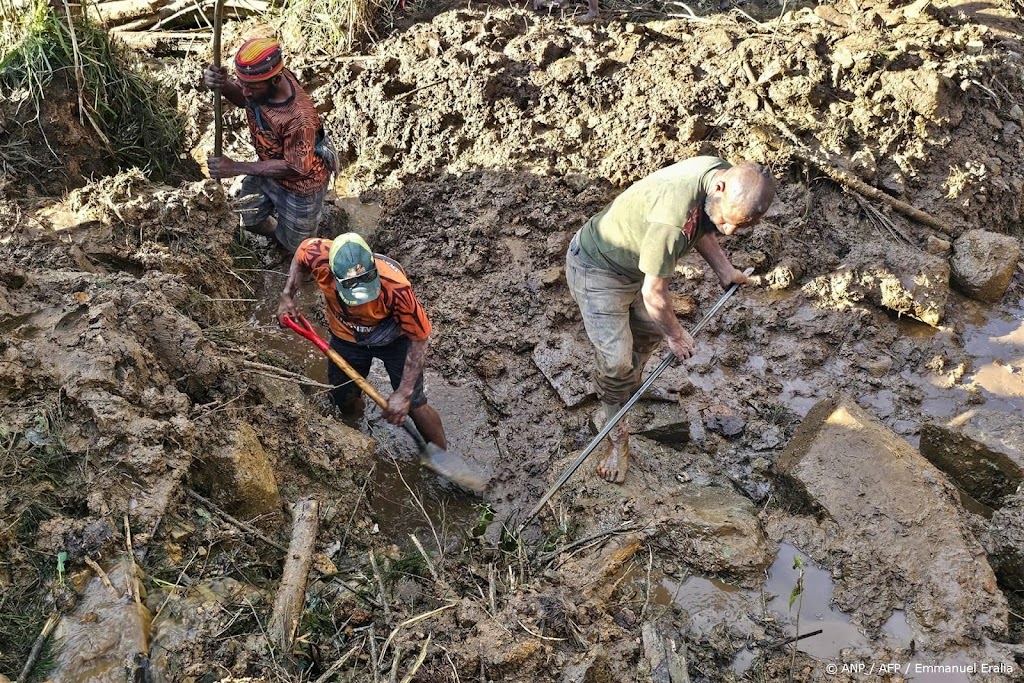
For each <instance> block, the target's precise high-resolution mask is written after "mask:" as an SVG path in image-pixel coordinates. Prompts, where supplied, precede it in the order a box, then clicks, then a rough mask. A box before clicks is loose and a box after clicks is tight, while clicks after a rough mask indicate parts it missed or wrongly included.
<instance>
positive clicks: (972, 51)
mask: <svg viewBox="0 0 1024 683" xmlns="http://www.w3.org/2000/svg"><path fill="white" fill-rule="evenodd" d="M964 49H965V50H966V51H967V54H969V55H977V54H981V51H982V50H984V49H985V43H984V42H982V41H980V40H968V41H967V43H966V44H965V45H964Z"/></svg>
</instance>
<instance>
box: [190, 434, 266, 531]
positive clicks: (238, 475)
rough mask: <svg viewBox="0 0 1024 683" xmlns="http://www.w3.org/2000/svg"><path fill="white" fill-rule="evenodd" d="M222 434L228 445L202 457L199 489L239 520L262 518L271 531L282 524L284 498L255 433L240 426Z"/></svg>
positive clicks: (197, 465)
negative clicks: (282, 502) (274, 526)
mask: <svg viewBox="0 0 1024 683" xmlns="http://www.w3.org/2000/svg"><path fill="white" fill-rule="evenodd" d="M222 433H223V434H225V437H224V438H225V439H226V441H222V442H221V443H220V444H217V445H213V446H212V447H210V448H209V449H208V450H207V451H206V452H204V453H202V454H201V456H200V457H199V458H197V462H196V463H195V464H194V466H193V469H194V473H195V479H196V483H197V485H198V486H200V487H201V488H203V489H205V490H207V491H209V492H210V497H211V500H212V501H213V502H214V503H216V504H218V505H220V506H221V507H223V508H224V509H225V510H226V511H227V512H229V513H230V514H232V515H234V516H235V517H238V518H240V519H243V520H249V519H254V518H259V519H260V523H261V524H264V525H267V526H268V527H269V526H273V525H276V524H278V523H280V522H281V520H282V514H281V494H280V493H279V492H278V490H277V481H276V480H275V479H274V468H273V465H272V464H271V462H270V458H269V457H268V456H267V453H266V451H264V450H263V444H261V443H260V440H259V437H257V435H256V432H255V430H253V428H252V427H250V426H249V425H248V424H247V423H245V422H239V423H238V424H236V425H234V428H233V429H232V428H230V427H229V428H228V429H227V430H226V431H225V432H222Z"/></svg>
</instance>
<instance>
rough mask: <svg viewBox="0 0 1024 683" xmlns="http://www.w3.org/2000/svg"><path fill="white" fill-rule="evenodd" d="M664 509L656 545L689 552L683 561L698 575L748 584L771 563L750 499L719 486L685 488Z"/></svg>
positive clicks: (681, 487)
mask: <svg viewBox="0 0 1024 683" xmlns="http://www.w3.org/2000/svg"><path fill="white" fill-rule="evenodd" d="M662 508H668V510H667V511H666V512H665V513H664V514H662V515H660V516H659V518H658V525H659V533H658V540H657V542H658V543H659V544H660V545H661V547H662V548H664V549H665V550H666V551H676V552H678V550H679V549H680V548H686V549H687V552H686V553H685V554H681V555H679V558H680V559H681V560H682V561H684V562H686V564H687V565H688V566H689V567H690V568H691V569H693V570H694V571H697V572H699V573H702V574H713V575H717V576H725V577H729V578H730V579H732V580H735V581H737V582H739V583H749V582H750V581H751V580H757V578H759V577H760V575H761V573H762V572H763V571H764V569H765V567H767V566H768V565H769V564H771V560H772V554H773V552H772V549H771V548H770V547H769V544H768V542H767V541H766V540H765V538H764V534H763V533H762V531H761V527H760V524H759V523H758V520H757V508H755V507H754V504H753V503H751V502H750V501H749V500H748V499H747V498H746V497H744V496H742V495H740V494H738V493H736V492H734V491H732V490H730V489H726V488H723V487H720V486H700V485H697V484H683V485H680V486H679V487H678V489H677V490H676V491H674V492H673V493H672V495H671V497H670V500H669V501H667V502H666V504H665V505H664V506H662ZM659 511H660V510H659Z"/></svg>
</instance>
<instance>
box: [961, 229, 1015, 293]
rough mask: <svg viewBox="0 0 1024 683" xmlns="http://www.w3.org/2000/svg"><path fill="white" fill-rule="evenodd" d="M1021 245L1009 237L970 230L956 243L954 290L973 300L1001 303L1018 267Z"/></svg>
mask: <svg viewBox="0 0 1024 683" xmlns="http://www.w3.org/2000/svg"><path fill="white" fill-rule="evenodd" d="M1019 256H1020V242H1019V241H1018V240H1017V239H1016V238H1015V237H1010V236H1009V235H999V234H997V233H994V232H988V231H986V230H968V231H967V232H965V233H964V234H962V235H960V237H958V238H957V239H956V241H955V242H954V243H953V256H952V257H951V258H950V259H949V264H950V266H951V267H952V271H953V272H952V280H953V286H954V287H956V288H957V289H958V290H959V291H961V292H963V293H964V294H966V295H967V296H969V297H971V298H972V299H978V300H979V301H990V302H995V301H999V300H1000V299H1001V298H1002V297H1003V294H1004V293H1006V288H1007V287H1009V286H1010V278H1012V277H1013V271H1014V269H1015V268H1016V267H1017V259H1018V258H1019Z"/></svg>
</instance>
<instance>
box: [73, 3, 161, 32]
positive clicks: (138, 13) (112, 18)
mask: <svg viewBox="0 0 1024 683" xmlns="http://www.w3.org/2000/svg"><path fill="white" fill-rule="evenodd" d="M162 4H164V0H110V1H109V2H100V3H89V4H88V5H86V12H88V17H89V19H90V20H91V21H95V22H97V23H100V24H103V25H104V26H107V27H110V26H118V25H120V24H124V23H127V22H129V21H132V20H133V19H139V18H140V17H145V16H149V15H151V14H153V13H155V12H156V11H157V9H158V8H159V7H160V6H161V5H162Z"/></svg>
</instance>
